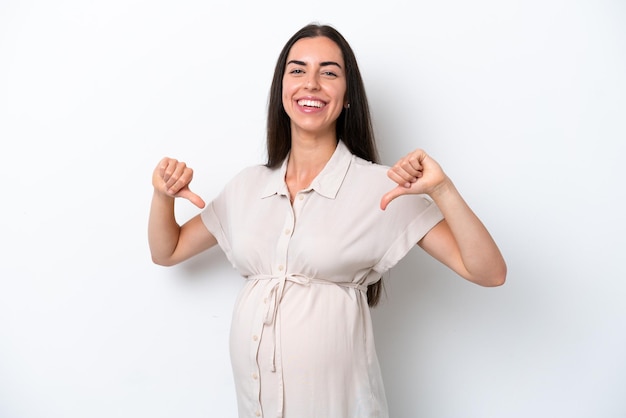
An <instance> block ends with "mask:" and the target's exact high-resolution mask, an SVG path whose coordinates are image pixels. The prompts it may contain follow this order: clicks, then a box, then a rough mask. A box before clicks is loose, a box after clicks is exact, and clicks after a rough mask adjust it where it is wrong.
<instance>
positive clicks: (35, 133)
mask: <svg viewBox="0 0 626 418" xmlns="http://www.w3.org/2000/svg"><path fill="white" fill-rule="evenodd" d="M311 21H320V22H322V23H330V24H332V25H334V26H335V27H337V28H338V29H339V30H340V31H341V32H342V33H343V34H344V35H345V36H346V37H347V39H348V40H349V42H350V43H351V44H352V46H353V47H354V49H355V51H356V53H357V58H358V59H359V62H360V65H361V69H362V72H363V76H364V78H365V81H366V86H367V89H368V90H367V91H368V94H369V98H370V101H371V106H372V112H373V117H374V122H375V129H376V132H377V134H378V139H379V143H380V148H381V152H382V155H383V158H384V162H385V163H386V164H392V163H393V162H395V160H396V159H397V158H399V157H400V156H402V155H403V154H404V153H406V152H408V151H410V150H411V149H413V148H416V147H423V148H425V149H426V150H427V151H429V152H430V153H431V155H432V156H433V157H434V158H435V159H437V160H438V161H439V162H440V163H441V164H442V166H443V167H444V169H445V170H446V171H447V172H448V174H449V175H450V176H451V177H452V178H453V180H454V181H455V182H456V184H457V187H458V188H459V189H460V190H461V192H462V193H463V194H464V196H465V197H466V199H467V200H468V202H469V203H470V205H471V206H472V207H473V208H474V209H475V211H476V212H477V213H478V214H479V216H480V217H481V218H482V219H483V221H484V222H485V224H486V225H487V226H488V228H489V229H490V231H491V232H492V234H493V235H494V237H495V238H496V240H497V242H498V243H499V245H500V246H501V249H502V251H503V253H504V255H505V257H506V259H507V262H508V265H509V276H508V281H507V283H506V284H505V285H504V286H503V287H500V288H495V289H486V288H481V287H478V286H476V285H473V284H470V283H468V282H465V281H463V280H462V279H459V278H457V277H455V276H454V274H452V273H451V272H450V271H448V270H446V269H445V268H443V267H442V266H441V265H439V264H437V263H436V262H435V261H434V260H432V259H430V258H428V257H427V256H425V255H424V253H423V252H421V250H419V248H416V249H415V251H412V252H411V253H410V254H409V255H408V256H407V257H406V258H405V259H404V260H403V261H402V262H401V263H400V265H398V266H397V267H396V268H395V269H394V270H392V271H391V273H390V274H389V275H388V276H387V277H386V278H385V281H386V290H387V297H386V299H385V300H384V302H383V304H382V306H381V307H379V308H376V309H375V310H374V321H375V328H376V334H377V348H378V351H379V356H380V360H381V363H382V368H383V373H384V377H385V381H386V388H387V393H388V398H389V402H390V408H391V413H392V416H393V417H394V418H405V417H406V418H413V417H418V418H518V417H519V418H528V417H533V418H553V417H568V418H588V417H594V418H623V417H625V416H626V398H625V397H624V394H625V393H626V303H624V300H626V267H625V263H624V251H625V250H626V239H625V238H624V237H625V236H626V227H625V225H626V223H625V222H624V213H626V204H625V202H624V201H625V197H626V196H625V194H626V188H625V187H624V184H623V183H624V179H625V178H626V176H625V173H624V164H623V158H624V157H623V156H624V154H625V153H626V145H625V142H626V123H625V120H626V81H625V77H624V76H625V75H626V29H625V28H626V4H625V3H624V2H623V1H621V0H614V1H611V0H588V1H559V0H530V1H521V0H520V1H511V0H506V1H499V0H478V1H474V2H464V1H461V0H445V1H439V2H432V1H423V0H417V1H413V2H401V1H397V0H390V1H385V2H381V3H380V4H372V5H369V6H368V5H367V3H363V2H362V1H356V0H347V1H342V2H328V1H319V2H287V1H285V2H282V1H272V0H270V1H266V2H256V1H255V2H252V1H250V2H245V1H243V2H242V1H239V2H226V1H211V2H208V1H199V0H177V1H148V0H109V1H106V2H105V1H91V2H85V1H79V0H58V1H54V2H47V1H43V0H26V1H17V0H1V1H0V138H1V141H0V144H1V145H0V152H1V154H0V155H1V157H2V179H3V182H2V184H3V190H4V192H3V193H2V197H1V199H2V203H1V205H0V211H1V216H0V228H1V230H0V237H1V238H0V239H1V243H2V248H1V251H0V257H1V262H0V417H2V418H44V417H45V418H84V417H90V418H111V417H116V418H136V417H151V418H173V417H186V418H194V417H216V418H234V417H235V416H236V411H235V409H236V408H235V400H234V389H233V382H232V377H231V372H230V364H229V359H228V329H229V326H230V313H231V308H232V305H233V303H234V298H235V296H236V294H237V291H238V289H239V288H240V286H241V285H242V280H241V279H240V278H238V277H237V275H236V274H235V273H234V270H233V269H232V268H231V267H230V265H229V264H228V263H227V262H226V260H225V258H224V257H223V255H222V253H221V251H220V250H219V249H217V248H215V249H214V250H211V251H209V252H208V253H206V254H204V255H201V256H199V257H198V258H197V259H194V260H190V261H189V262H187V263H184V264H183V265H180V266H176V267H172V268H164V267H159V266H155V265H153V264H152V263H151V261H150V256H149V251H148V245H147V237H146V231H147V215H148V209H149V204H150V197H151V193H152V190H151V184H150V177H151V173H152V169H153V167H154V166H155V165H156V163H157V162H158V160H159V159H160V158H161V157H163V156H166V155H167V156H173V157H176V158H179V159H182V160H185V161H187V162H188V163H189V165H191V166H193V167H194V168H195V172H196V178H195V181H194V186H195V187H194V190H195V191H196V192H197V193H199V194H200V195H201V196H203V197H204V198H205V200H210V199H211V198H212V197H213V196H214V195H215V194H216V193H217V192H218V191H219V190H220V189H221V187H222V186H223V185H224V183H225V182H226V181H227V180H228V179H230V177H231V176H232V175H233V174H234V173H235V172H237V171H239V170H240V169H241V168H243V167H244V166H246V165H249V164H253V163H258V162H263V158H264V146H265V144H264V132H265V112H266V103H267V97H268V91H269V84H270V79H271V76H272V72H273V67H274V63H275V59H276V58H277V55H278V53H279V51H280V49H281V48H282V46H283V44H284V43H285V42H286V40H287V39H288V38H289V37H290V36H291V34H292V33H293V32H295V31H296V30H297V29H299V28H300V27H301V26H303V25H305V24H307V23H309V22H311ZM177 211H178V212H177V213H178V215H179V217H180V220H181V221H184V220H185V219H186V218H188V217H190V216H192V215H193V214H195V213H197V209H196V208H195V207H193V206H192V205H191V204H190V203H188V202H183V201H181V202H179V205H178V207H177ZM295 418H297V417H295Z"/></svg>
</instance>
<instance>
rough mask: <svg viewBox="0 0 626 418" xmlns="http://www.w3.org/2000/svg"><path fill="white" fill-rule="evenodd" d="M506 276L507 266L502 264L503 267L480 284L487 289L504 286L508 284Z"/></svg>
mask: <svg viewBox="0 0 626 418" xmlns="http://www.w3.org/2000/svg"><path fill="white" fill-rule="evenodd" d="M506 274H507V268H506V264H502V266H501V267H499V268H498V269H496V271H494V272H492V273H491V274H490V275H489V276H486V277H485V278H484V279H483V280H482V281H481V283H480V284H481V285H482V286H485V287H498V286H502V285H503V284H504V283H505V282H506Z"/></svg>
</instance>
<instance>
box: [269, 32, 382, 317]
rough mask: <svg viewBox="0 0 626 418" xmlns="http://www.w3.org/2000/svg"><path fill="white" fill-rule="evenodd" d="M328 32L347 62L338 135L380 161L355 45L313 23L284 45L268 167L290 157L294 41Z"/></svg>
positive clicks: (272, 100) (373, 296) (376, 296)
mask: <svg viewBox="0 0 626 418" xmlns="http://www.w3.org/2000/svg"><path fill="white" fill-rule="evenodd" d="M318 36H324V37H326V38H328V39H330V40H331V41H333V42H334V43H336V44H337V46H338V47H339V49H340V50H341V53H342V55H343V59H344V63H345V66H346V70H345V74H346V102H347V103H349V104H350V107H349V108H347V109H346V108H344V109H343V111H342V112H341V114H340V115H339V118H338V119H337V124H336V134H337V138H339V139H341V140H342V141H343V142H344V143H345V144H346V146H347V147H348V149H349V150H350V152H351V153H352V154H354V155H356V156H357V157H360V158H363V159H365V160H367V161H372V162H374V163H378V162H379V155H378V150H377V148H376V141H375V138H374V130H373V128H372V119H371V116H370V111H369V105H368V103H367V96H366V94H365V86H364V85H363V79H362V78H361V72H360V71H359V66H358V64H357V60H356V56H355V54H354V52H353V51H352V48H351V47H350V45H349V44H348V42H347V41H346V39H345V38H344V37H343V35H341V34H340V33H339V32H338V31H337V30H336V29H335V28H333V27H332V26H329V25H320V24H314V23H312V24H309V25H306V26H304V27H303V28H302V29H300V30H299V31H297V32H296V33H295V34H294V35H293V36H292V37H291V38H290V39H289V41H287V43H286V44H285V46H284V47H283V49H282V51H281V52H280V55H279V56H278V60H277V61H276V68H275V69H274V77H273V79H272V86H271V88H270V97H269V104H268V112H267V163H266V164H265V166H266V167H269V168H276V167H278V166H280V165H281V164H282V162H283V161H284V160H285V158H287V155H288V154H289V151H290V149H291V125H290V119H289V116H288V115H287V112H285V109H284V108H283V103H282V93H283V76H284V74H285V67H286V66H287V56H288V55H289V51H290V50H291V47H292V46H293V44H295V43H296V42H297V41H298V40H300V39H302V38H315V37H318ZM381 287H382V280H379V281H377V282H376V283H373V284H371V285H369V286H368V287H367V302H368V305H369V306H376V305H377V304H378V302H379V300H380V295H381V290H382V289H381Z"/></svg>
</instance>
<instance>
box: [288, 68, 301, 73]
mask: <svg viewBox="0 0 626 418" xmlns="http://www.w3.org/2000/svg"><path fill="white" fill-rule="evenodd" d="M289 74H304V70H302V69H301V68H294V69H292V70H291V71H289Z"/></svg>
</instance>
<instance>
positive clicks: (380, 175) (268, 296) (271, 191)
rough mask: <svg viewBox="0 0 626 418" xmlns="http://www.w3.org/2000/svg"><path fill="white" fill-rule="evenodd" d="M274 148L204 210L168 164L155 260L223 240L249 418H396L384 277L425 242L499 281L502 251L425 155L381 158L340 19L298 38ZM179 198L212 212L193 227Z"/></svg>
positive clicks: (281, 96)
mask: <svg viewBox="0 0 626 418" xmlns="http://www.w3.org/2000/svg"><path fill="white" fill-rule="evenodd" d="M267 150H268V160H267V163H266V164H265V165H258V166H252V167H248V168H245V169H244V170H242V171H241V172H240V173H239V174H238V175H236V176H235V177H234V178H233V179H232V180H231V181H230V182H229V183H228V184H227V185H226V187H225V188H224V189H223V191H222V192H221V193H220V195H219V196H217V197H216V198H215V199H214V200H213V201H212V202H211V203H210V204H209V205H208V206H206V208H205V203H204V201H203V200H202V198H200V197H199V196H198V195H196V194H195V193H193V192H192V191H191V190H190V188H189V184H190V182H191V180H192V176H193V171H192V170H191V169H190V168H189V167H187V166H186V165H185V163H183V162H180V161H178V160H175V159H171V158H164V159H163V160H162V161H161V162H159V164H158V166H157V167H156V168H155V170H154V173H153V177H152V183H153V187H154V195H153V200H152V205H151V210H150V219H149V228H148V229H149V231H148V232H149V233H148V235H149V244H150V250H151V253H152V258H153V261H154V262H155V263H157V264H160V265H166V266H170V265H174V264H178V263H180V262H182V261H184V260H186V259H188V258H190V257H192V256H194V255H197V254H199V253H201V252H203V251H205V250H207V249H209V248H211V247H213V246H214V245H216V244H219V246H220V247H221V249H222V250H223V251H224V252H225V254H226V256H227V257H228V259H229V260H230V262H231V263H232V264H233V266H234V267H235V268H236V269H237V270H238V272H239V273H240V274H241V275H242V276H243V277H244V278H246V279H247V280H246V283H245V286H244V287H243V289H242V290H241V293H240V295H239V296H238V298H237V301H236V305H235V309H234V312H233V318H232V325H231V337H230V347H231V359H232V366H233V372H234V377H235V384H236V390H237V402H238V409H239V416H240V417H260V416H262V417H287V418H309V417H324V418H346V417H359V418H364V417H377V418H378V417H388V412H387V404H386V400H385V394H384V389H383V384H382V379H381V373H380V370H379V366H378V360H377V358H376V352H375V348H374V340H373V333H372V324H371V320H370V312H369V306H374V305H375V304H376V303H377V302H378V299H379V289H380V284H381V281H380V279H381V277H382V274H383V273H384V272H386V271H387V270H389V269H390V268H391V267H393V266H394V265H395V264H396V263H397V262H398V261H399V260H400V259H401V258H402V257H404V256H405V255H406V254H407V252H408V251H409V250H410V249H411V248H412V247H413V246H414V245H415V244H418V245H419V246H420V247H421V248H423V249H424V250H425V251H426V252H427V253H429V254H430V255H432V256H433V257H434V258H436V259H437V260H439V261H440V262H442V263H443V264H445V265H447V266H448V267H450V268H451V269H452V270H454V271H455V272H456V273H458V274H459V275H460V276H461V277H463V278H465V279H467V280H470V281H472V282H474V283H477V284H479V285H482V286H498V285H501V284H503V283H504V280H505V276H506V264H505V262H504V260H503V258H502V255H501V254H500V251H499V249H498V247H497V246H496V244H495V243H494V241H493V239H492V238H491V236H490V234H489V232H488V231H487V230H486V229H485V227H484V226H483V224H482V223H481V221H480V220H479V219H478V218H477V217H476V215H475V214H474V213H473V212H472V210H471V209H470V208H469V207H468V205H467V204H466V203H465V201H464V200H463V198H462V197H461V195H460V194H459V193H458V191H457V190H456V188H455V187H454V185H453V183H452V181H451V180H450V179H449V178H448V177H447V176H446V175H445V173H444V172H443V171H442V169H441V167H440V166H439V165H438V164H437V163H436V162H435V161H434V160H433V159H432V158H431V157H430V156H428V155H427V154H426V153H425V152H424V151H423V150H420V149H417V150H414V151H412V152H410V153H409V154H408V155H407V156H405V157H404V158H402V159H401V160H400V161H398V162H397V163H396V164H395V165H394V166H393V167H390V168H389V167H385V166H382V165H379V164H377V163H376V161H377V151H376V145H375V142H374V138H373V134H372V128H371V121H370V115H369V109H368V105H367V98H366V95H365V89H364V87H363V82H362V79H361V75H360V73H359V69H358V66H357V62H356V58H355V55H354V53H353V51H352V49H351V48H350V46H349V45H348V43H347V42H346V40H345V39H344V38H343V36H342V35H341V34H339V33H338V32H337V31H336V30H335V29H333V28H332V27H330V26H321V25H308V26H305V27H304V28H302V29H301V30H300V31H298V32H297V33H296V34H294V35H293V36H292V38H291V39H290V40H289V41H288V42H287V44H286V45H285V46H284V48H283V50H282V52H281V54H280V56H279V58H278V61H277V64H276V70H275V73H274V78H273V81H272V87H271V94H270V102H269V112H268V125H267ZM176 197H182V198H185V199H188V200H190V201H191V202H192V203H194V204H195V205H196V206H198V207H199V208H205V209H204V210H203V211H202V212H201V213H199V214H198V215H196V216H195V217H193V218H192V219H190V220H189V221H187V222H186V223H185V224H184V225H182V226H179V225H178V223H177V222H176V219H175V216H174V199H175V198H176Z"/></svg>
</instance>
